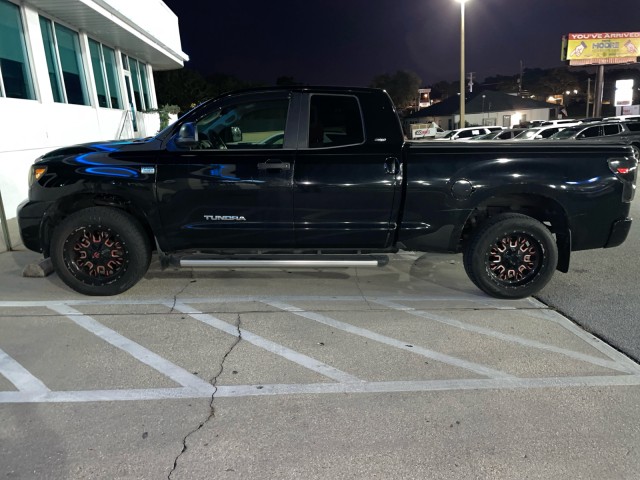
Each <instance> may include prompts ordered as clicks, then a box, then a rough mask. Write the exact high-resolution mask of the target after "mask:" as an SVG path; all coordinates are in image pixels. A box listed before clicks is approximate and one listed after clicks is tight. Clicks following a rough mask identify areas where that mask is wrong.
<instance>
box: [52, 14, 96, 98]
mask: <svg viewBox="0 0 640 480" xmlns="http://www.w3.org/2000/svg"><path fill="white" fill-rule="evenodd" d="M40 30H41V31H42V40H43V42H44V48H45V53H46V56H47V67H48V69H49V79H50V82H51V90H52V91H53V99H54V100H55V101H56V102H60V103H73V104H76V105H89V96H88V95H87V84H86V80H85V77H84V68H83V64H82V52H81V51H80V40H79V38H78V34H77V33H76V32H74V31H73V30H70V29H68V28H66V27H63V26H62V25H58V24H57V23H53V22H52V21H51V20H48V19H46V18H44V17H40Z"/></svg>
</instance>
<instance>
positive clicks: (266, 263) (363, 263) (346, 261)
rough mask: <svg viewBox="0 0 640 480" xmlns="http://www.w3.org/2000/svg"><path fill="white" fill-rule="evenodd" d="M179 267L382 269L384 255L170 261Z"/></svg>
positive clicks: (190, 257)
mask: <svg viewBox="0 0 640 480" xmlns="http://www.w3.org/2000/svg"><path fill="white" fill-rule="evenodd" d="M170 263H172V264H173V265H176V266H180V267H205V268H206V267H209V268H211V267H221V268H236V267H313V268H335V267H343V268H344V267H383V266H385V265H386V264H387V263H389V257H387V256H386V255H228V256H227V255H188V256H182V257H171V260H170Z"/></svg>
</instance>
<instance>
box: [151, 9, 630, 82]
mask: <svg viewBox="0 0 640 480" xmlns="http://www.w3.org/2000/svg"><path fill="white" fill-rule="evenodd" d="M164 2H165V3H166V4H167V5H168V6H169V7H170V8H171V9H172V10H173V11H174V12H175V13H176V14H177V15H178V18H179V23H180V30H181V38H182V49H183V51H184V52H185V53H186V54H187V55H189V57H190V60H189V61H188V62H186V63H185V66H186V67H189V68H192V69H195V70H198V71H199V72H201V73H202V74H204V75H207V74H210V73H224V74H230V75H235V76H236V77H238V78H239V79H241V80H244V81H255V82H260V83H265V84H273V83H275V81H276V79H277V78H278V77H279V76H291V77H293V78H294V79H295V80H296V81H298V82H303V83H306V84H322V85H328V84H331V85H365V86H366V85H369V84H370V83H371V80H372V79H373V77H375V76H376V75H379V74H383V73H394V72H396V71H397V70H409V71H413V72H415V73H417V74H418V75H419V76H420V77H421V78H422V81H423V85H429V84H432V83H435V82H437V81H440V80H447V81H455V80H457V79H458V78H459V75H460V73H459V72H460V70H459V69H460V67H459V65H460V56H459V55H460V4H459V3H458V2H456V1H454V0H367V1H364V0H272V1H264V0H263V1H256V0H226V1H224V0H164ZM465 12H466V22H465V30H466V42H465V45H466V67H467V68H466V71H467V72H475V74H476V78H479V79H480V80H482V79H484V78H485V77H487V76H492V75H496V74H501V75H515V74H517V73H518V72H519V70H520V61H521V60H522V61H523V62H524V66H525V68H535V67H540V68H550V67H559V66H562V65H564V63H563V62H561V61H560V49H561V38H562V35H565V34H568V33H586V32H638V31H640V0H610V1H602V0H535V1H534V0H468V1H467V3H466V7H465Z"/></svg>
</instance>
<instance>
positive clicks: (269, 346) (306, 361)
mask: <svg viewBox="0 0 640 480" xmlns="http://www.w3.org/2000/svg"><path fill="white" fill-rule="evenodd" d="M173 309H174V310H177V311H179V312H182V313H185V314H187V315H189V316H190V317H192V318H194V319H196V320H198V321H200V322H203V323H206V324H207V325H209V326H211V327H214V328H217V329H218V330H222V331H223V332H225V333H228V334H229V335H233V336H235V337H237V336H238V331H237V330H236V328H235V327H234V326H233V325H231V324H229V323H227V322H225V321H223V320H220V319H218V318H215V317H214V316H212V315H209V314H206V313H202V312H200V311H198V310H196V309H195V308H192V307H190V306H188V305H185V304H183V303H176V304H175V305H174V306H173ZM241 331H242V340H244V341H247V342H249V343H251V344H253V345H255V346H257V347H260V348H262V349H264V350H267V351H269V352H271V353H275V354H276V355H279V356H281V357H283V358H286V359H287V360H289V361H291V362H294V363H296V364H298V365H300V366H302V367H304V368H308V369H309V370H312V371H314V372H317V373H319V374H321V375H324V376H325V377H328V378H331V379H333V380H337V381H338V382H342V383H359V382H362V381H363V380H360V379H359V378H358V377H355V376H353V375H350V374H348V373H345V372H343V371H341V370H338V369H337V368H334V367H331V366H329V365H326V364H324V363H322V362H320V361H319V360H316V359H315V358H311V357H308V356H307V355H303V354H302V353H298V352H295V351H293V350H291V349H289V348H287V347H285V346H283V345H279V344H277V343H274V342H272V341H271V340H267V339H266V338H263V337H261V336H259V335H256V334H255V333H251V332H249V331H248V330H245V329H244V328H243V329H242V330H241Z"/></svg>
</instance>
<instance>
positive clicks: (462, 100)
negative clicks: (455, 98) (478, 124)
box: [458, 0, 467, 128]
mask: <svg viewBox="0 0 640 480" xmlns="http://www.w3.org/2000/svg"><path fill="white" fill-rule="evenodd" d="M458 1H459V2H460V125H459V128H464V127H465V121H464V106H465V98H464V97H465V86H464V80H465V74H464V4H465V3H466V1H467V0H458Z"/></svg>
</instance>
